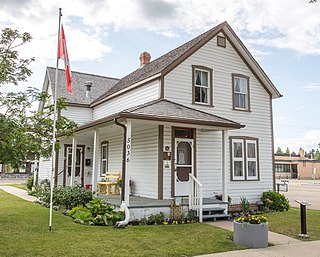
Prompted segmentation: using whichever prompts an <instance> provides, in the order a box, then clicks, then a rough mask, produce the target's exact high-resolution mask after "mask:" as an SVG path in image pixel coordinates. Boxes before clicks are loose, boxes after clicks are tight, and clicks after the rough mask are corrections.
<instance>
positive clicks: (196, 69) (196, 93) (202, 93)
mask: <svg viewBox="0 0 320 257" xmlns="http://www.w3.org/2000/svg"><path fill="white" fill-rule="evenodd" d="M192 70H193V76H192V77H193V103H196V104H205V105H212V69H209V68H206V67H202V66H192Z"/></svg>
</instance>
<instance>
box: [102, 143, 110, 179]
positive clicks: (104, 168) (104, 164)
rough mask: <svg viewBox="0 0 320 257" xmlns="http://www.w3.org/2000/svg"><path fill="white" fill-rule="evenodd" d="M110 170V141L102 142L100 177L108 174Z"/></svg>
mask: <svg viewBox="0 0 320 257" xmlns="http://www.w3.org/2000/svg"><path fill="white" fill-rule="evenodd" d="M107 170H108V142H102V143H101V168H100V177H103V176H105V175H106V172H107Z"/></svg>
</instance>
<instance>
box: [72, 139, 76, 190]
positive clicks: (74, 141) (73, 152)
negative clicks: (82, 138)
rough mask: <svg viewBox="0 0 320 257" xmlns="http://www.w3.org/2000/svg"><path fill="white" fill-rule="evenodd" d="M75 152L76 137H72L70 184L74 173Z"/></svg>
mask: <svg viewBox="0 0 320 257" xmlns="http://www.w3.org/2000/svg"><path fill="white" fill-rule="evenodd" d="M76 153H77V139H76V138H75V137H73V138H72V162H71V177H70V186H73V180H74V176H75V173H76Z"/></svg>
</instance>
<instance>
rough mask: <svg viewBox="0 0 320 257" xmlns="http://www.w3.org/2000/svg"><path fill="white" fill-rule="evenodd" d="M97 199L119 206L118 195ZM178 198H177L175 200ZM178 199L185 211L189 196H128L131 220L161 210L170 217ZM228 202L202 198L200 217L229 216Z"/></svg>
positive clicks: (185, 211) (119, 198) (187, 206)
mask: <svg viewBox="0 0 320 257" xmlns="http://www.w3.org/2000/svg"><path fill="white" fill-rule="evenodd" d="M98 198H99V199H103V200H105V201H106V202H107V203H108V204H111V205H113V206H116V207H120V204H121V196H120V195H105V194H98ZM177 199H178V200H177ZM175 201H176V202H177V201H179V204H177V205H179V206H181V212H182V213H187V212H188V210H189V209H190V208H189V197H188V196H181V197H177V198H176V199H163V200H159V199H152V198H147V197H140V196H132V195H131V196H129V202H130V205H129V206H128V207H129V210H130V214H131V216H132V217H131V220H134V219H139V220H140V219H141V218H144V217H148V216H149V215H150V214H157V213H160V212H163V213H164V214H165V215H166V217H171V214H172V205H173V203H174V202H175ZM227 206H228V202H223V201H220V200H218V199H215V198H203V203H202V218H203V219H211V220H214V221H215V220H216V219H219V218H229V215H228V214H227Z"/></svg>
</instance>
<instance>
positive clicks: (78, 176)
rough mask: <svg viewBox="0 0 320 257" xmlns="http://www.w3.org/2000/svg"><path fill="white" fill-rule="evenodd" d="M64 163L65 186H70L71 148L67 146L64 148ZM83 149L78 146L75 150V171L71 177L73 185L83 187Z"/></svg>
mask: <svg viewBox="0 0 320 257" xmlns="http://www.w3.org/2000/svg"><path fill="white" fill-rule="evenodd" d="M65 150H66V151H65V153H66V156H65V157H66V161H65V169H64V170H65V171H67V172H66V173H67V174H66V185H67V186H70V184H71V166H72V146H67V147H66V148H65ZM83 152H84V147H83V146H78V147H77V150H76V169H75V174H74V176H73V183H72V184H73V185H74V184H78V185H81V186H83V162H84V159H83V158H84V156H83Z"/></svg>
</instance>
